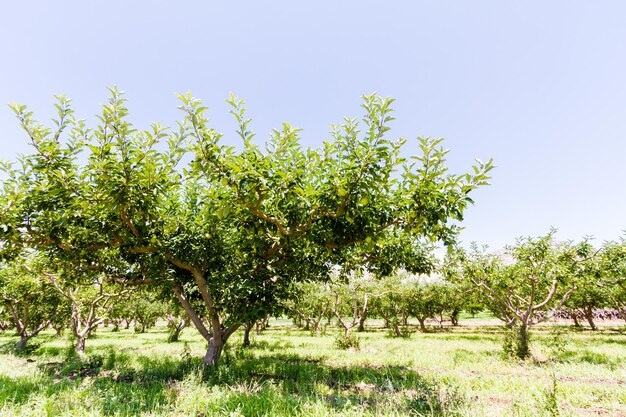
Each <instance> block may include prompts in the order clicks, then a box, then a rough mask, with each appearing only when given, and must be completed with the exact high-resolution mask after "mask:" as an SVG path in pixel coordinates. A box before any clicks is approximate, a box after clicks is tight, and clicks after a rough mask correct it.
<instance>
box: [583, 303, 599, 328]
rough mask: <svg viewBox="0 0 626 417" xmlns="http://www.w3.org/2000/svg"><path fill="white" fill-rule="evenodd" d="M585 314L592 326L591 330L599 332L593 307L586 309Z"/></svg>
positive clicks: (584, 309)
mask: <svg viewBox="0 0 626 417" xmlns="http://www.w3.org/2000/svg"><path fill="white" fill-rule="evenodd" d="M583 312H584V313H585V318H586V319H587V322H588V323H589V326H591V330H598V327H597V326H596V324H595V323H594V322H593V307H591V306H587V307H584V308H583Z"/></svg>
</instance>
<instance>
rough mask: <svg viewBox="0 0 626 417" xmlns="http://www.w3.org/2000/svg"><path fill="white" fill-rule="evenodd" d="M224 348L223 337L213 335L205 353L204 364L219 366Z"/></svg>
mask: <svg viewBox="0 0 626 417" xmlns="http://www.w3.org/2000/svg"><path fill="white" fill-rule="evenodd" d="M223 349H224V341H223V340H222V338H221V337H218V338H216V337H212V338H211V340H209V347H208V349H207V351H206V354H205V355H204V359H203V360H202V364H203V365H205V366H212V367H214V368H217V365H218V364H219V362H220V357H221V356H222V350H223Z"/></svg>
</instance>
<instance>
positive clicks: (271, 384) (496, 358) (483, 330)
mask: <svg viewBox="0 0 626 417" xmlns="http://www.w3.org/2000/svg"><path fill="white" fill-rule="evenodd" d="M554 329H555V328H554V327H545V328H539V329H537V331H536V332H535V333H534V340H533V343H534V345H533V346H534V350H533V359H531V360H529V361H524V362H520V361H511V360H510V359H507V358H506V357H505V356H504V355H503V354H502V349H501V345H502V337H503V334H502V331H501V330H500V329H499V328H494V327H493V326H488V327H480V326H465V327H461V328H458V329H448V330H446V331H432V332H430V333H425V334H422V333H413V334H411V336H410V337H409V338H391V337H389V336H388V334H387V331H386V330H385V329H382V328H381V327H377V326H373V327H372V331H369V332H365V333H360V334H359V338H360V350H358V351H357V350H340V349H337V347H336V346H335V342H334V336H335V333H336V332H335V331H334V330H333V329H328V332H327V333H328V334H327V336H324V337H314V336H312V335H311V334H310V333H309V332H305V331H301V330H298V329H295V328H292V327H290V326H289V325H287V324H286V323H284V322H281V323H278V322H275V323H272V326H271V327H270V328H269V329H268V330H267V331H265V332H264V333H263V334H261V335H258V336H256V337H255V340H254V341H253V344H252V346H251V347H249V348H244V347H242V346H241V345H240V344H239V343H237V341H236V340H235V343H233V344H232V345H231V346H230V347H228V348H227V349H226V351H225V352H224V356H223V360H222V363H221V366H220V368H219V369H218V370H212V369H205V368H202V367H201V366H200V358H201V357H202V354H203V352H204V349H205V347H206V346H205V342H204V341H203V340H202V339H201V338H200V337H198V336H197V335H196V334H195V333H194V332H193V331H191V330H186V331H185V332H183V334H182V335H181V342H179V343H166V339H167V328H166V327H165V326H162V327H157V328H155V329H152V330H150V331H149V332H147V333H145V334H135V333H133V332H132V331H125V330H121V331H119V332H115V333H114V332H111V331H110V330H109V329H107V328H101V329H99V330H98V332H97V337H96V338H94V339H90V340H89V341H88V343H87V353H88V356H87V358H79V357H77V356H75V355H74V354H73V353H72V351H71V349H70V348H69V347H70V346H71V342H70V341H69V340H64V339H58V338H54V337H53V336H52V334H51V333H46V334H44V335H42V336H41V337H40V338H39V339H38V344H37V345H34V346H35V348H34V349H33V350H31V351H30V352H29V353H28V354H27V355H26V356H19V357H18V356H15V355H14V354H13V353H12V352H11V350H10V349H9V348H8V347H9V346H11V343H12V342H13V341H14V340H15V338H13V337H12V336H9V335H2V336H0V345H3V346H4V349H3V350H2V353H0V416H101V415H105V416H131V415H132V416H135V415H146V416H148V415H149V416H172V415H174V416H407V415H412V416H500V415H503V416H553V415H564V416H568V415H572V416H576V415H615V416H620V415H626V371H625V369H626V357H625V354H624V353H625V352H626V349H625V348H626V336H624V335H623V334H620V333H619V332H618V331H617V330H616V329H613V328H605V329H604V330H602V331H600V332H571V331H569V330H568V329H567V328H561V330H562V331H561V333H560V334H558V335H555V332H554ZM33 342H35V340H33ZM620 413H621V414H620Z"/></svg>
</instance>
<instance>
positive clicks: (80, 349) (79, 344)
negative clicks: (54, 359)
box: [76, 335, 87, 356]
mask: <svg viewBox="0 0 626 417" xmlns="http://www.w3.org/2000/svg"><path fill="white" fill-rule="evenodd" d="M86 339H87V338H86V337H85V336H84V335H78V336H76V353H77V354H79V355H80V356H84V355H85V340H86Z"/></svg>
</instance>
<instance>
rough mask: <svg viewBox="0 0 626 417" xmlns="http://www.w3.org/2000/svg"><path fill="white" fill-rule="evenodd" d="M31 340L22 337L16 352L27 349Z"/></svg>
mask: <svg viewBox="0 0 626 417" xmlns="http://www.w3.org/2000/svg"><path fill="white" fill-rule="evenodd" d="M29 340H30V336H24V335H23V336H21V337H20V340H19V342H17V344H16V345H15V350H21V349H24V348H25V347H26V343H28V341H29Z"/></svg>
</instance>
